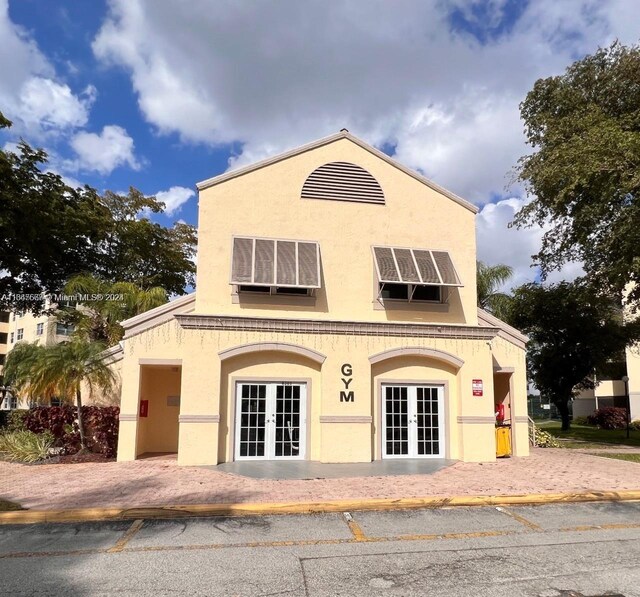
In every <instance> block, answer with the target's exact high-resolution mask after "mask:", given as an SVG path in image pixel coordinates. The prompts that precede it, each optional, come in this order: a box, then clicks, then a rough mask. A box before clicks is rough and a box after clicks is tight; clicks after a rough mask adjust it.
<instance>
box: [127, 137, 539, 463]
mask: <svg viewBox="0 0 640 597" xmlns="http://www.w3.org/2000/svg"><path fill="white" fill-rule="evenodd" d="M198 189H199V193H200V196H199V230H198V272H197V275H198V290H197V293H196V294H192V295H188V296H186V297H182V298H179V299H177V300H175V301H172V302H171V303H169V304H167V305H164V306H162V307H159V308H157V309H153V310H151V311H149V312H147V313H143V314H142V315H139V316H137V317H134V318H132V319H129V320H128V321H125V322H124V323H123V325H124V327H125V339H124V341H123V343H122V345H123V350H122V352H121V356H122V360H121V366H122V394H121V415H120V434H119V445H118V459H119V460H121V461H122V460H133V459H135V458H137V457H138V456H139V455H141V454H143V453H150V452H177V454H178V462H179V463H180V464H189V465H206V464H216V463H219V462H226V461H233V460H254V459H258V460H281V459H310V460H315V461H322V462H367V461H371V460H377V459H383V458H384V459H386V458H452V459H461V460H465V461H480V462H482V461H484V462H488V461H492V460H494V459H495V457H496V440H495V421H496V417H495V412H496V410H497V406H496V405H502V406H503V408H504V414H505V419H506V421H508V422H510V423H511V430H512V435H513V438H512V439H513V445H514V452H515V454H516V455H519V456H526V455H527V454H528V453H529V443H528V422H527V402H526V397H527V392H526V372H525V343H526V341H527V338H526V337H525V336H523V335H522V334H520V333H519V332H518V331H517V330H514V329H513V328H510V327H509V326H507V325H506V324H504V323H503V322H501V321H499V320H497V319H496V318H495V317H493V316H491V315H489V314H488V313H485V312H483V311H481V310H479V309H478V308H477V306H476V238H475V215H476V213H477V211H478V210H477V208H476V207H475V206H474V205H472V204H470V203H468V202H467V201H465V200H463V199H461V198H459V197H457V196H455V195H453V194H452V193H450V192H448V191H446V190H444V189H442V188H440V187H438V186H437V185H435V184H433V183H432V182H430V181H428V180H427V179H425V178H424V177H422V176H421V175H419V174H417V173H415V172H412V171H410V170H408V169H407V168H405V167H404V166H402V165H401V164H399V163H398V162H396V161H394V160H392V159H391V158H389V157H388V156H386V155H385V154H383V153H382V152H380V151H378V150H377V149H375V148H373V147H371V146H369V145H367V144H366V143H364V142H362V141H361V140H359V139H357V138H356V137H354V136H352V135H351V134H349V133H348V132H347V131H344V130H343V131H341V132H340V133H338V134H336V135H333V136H331V137H327V138H325V139H321V140H319V141H316V142H314V143H311V144H309V145H306V146H303V147H300V148H298V149H295V150H293V151H290V152H288V153H285V154H282V155H279V156H277V157H274V158H271V159H269V160H265V161H263V162H260V163H257V164H254V165H252V166H249V167H246V168H242V169H239V170H235V171H232V172H229V173H226V174H223V175H221V176H218V177H216V178H212V179H210V180H206V181H204V182H202V183H200V184H198Z"/></svg>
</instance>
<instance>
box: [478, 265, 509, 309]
mask: <svg viewBox="0 0 640 597" xmlns="http://www.w3.org/2000/svg"><path fill="white" fill-rule="evenodd" d="M476 265H477V287H478V306H479V307H481V308H482V309H486V310H487V311H489V312H491V313H493V314H494V315H495V316H496V317H497V318H498V319H503V320H507V319H508V318H509V306H510V304H511V300H512V299H511V296H510V295H509V294H506V293H505V292H500V290H499V289H500V287H502V286H503V285H504V284H505V283H506V282H507V281H508V280H509V279H510V278H511V277H512V276H513V268H512V267H511V266H509V265H505V264H503V263H499V264H497V265H486V264H485V263H483V262H482V261H478V262H476Z"/></svg>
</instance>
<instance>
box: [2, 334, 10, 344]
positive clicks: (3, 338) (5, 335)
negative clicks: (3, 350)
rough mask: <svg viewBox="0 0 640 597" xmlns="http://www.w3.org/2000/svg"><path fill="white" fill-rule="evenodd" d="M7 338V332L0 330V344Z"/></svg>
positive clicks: (5, 341)
mask: <svg viewBox="0 0 640 597" xmlns="http://www.w3.org/2000/svg"><path fill="white" fill-rule="evenodd" d="M8 339H9V334H7V333H6V332H0V344H6V343H7V340H8Z"/></svg>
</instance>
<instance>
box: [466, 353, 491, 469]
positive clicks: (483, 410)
mask: <svg viewBox="0 0 640 597" xmlns="http://www.w3.org/2000/svg"><path fill="white" fill-rule="evenodd" d="M476 342H477V343H478V353H477V354H476V356H475V358H474V359H470V360H469V362H466V363H465V364H464V365H463V367H462V369H461V370H460V373H459V376H458V382H459V384H460V387H459V396H460V409H459V413H460V414H459V415H458V428H459V431H460V456H461V458H462V460H463V461H465V462H489V461H491V460H495V458H496V437H495V413H494V403H493V400H494V392H493V360H492V357H491V346H490V344H489V343H488V342H484V341H476ZM474 381H475V382H476V383H475V385H474ZM477 382H480V383H481V387H482V390H481V391H482V395H481V396H479V395H474V387H475V388H476V394H478V393H480V391H479V387H480V384H479V383H477Z"/></svg>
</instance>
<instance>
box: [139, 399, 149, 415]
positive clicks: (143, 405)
mask: <svg viewBox="0 0 640 597" xmlns="http://www.w3.org/2000/svg"><path fill="white" fill-rule="evenodd" d="M140 416H141V417H148V416H149V401H148V400H140Z"/></svg>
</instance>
